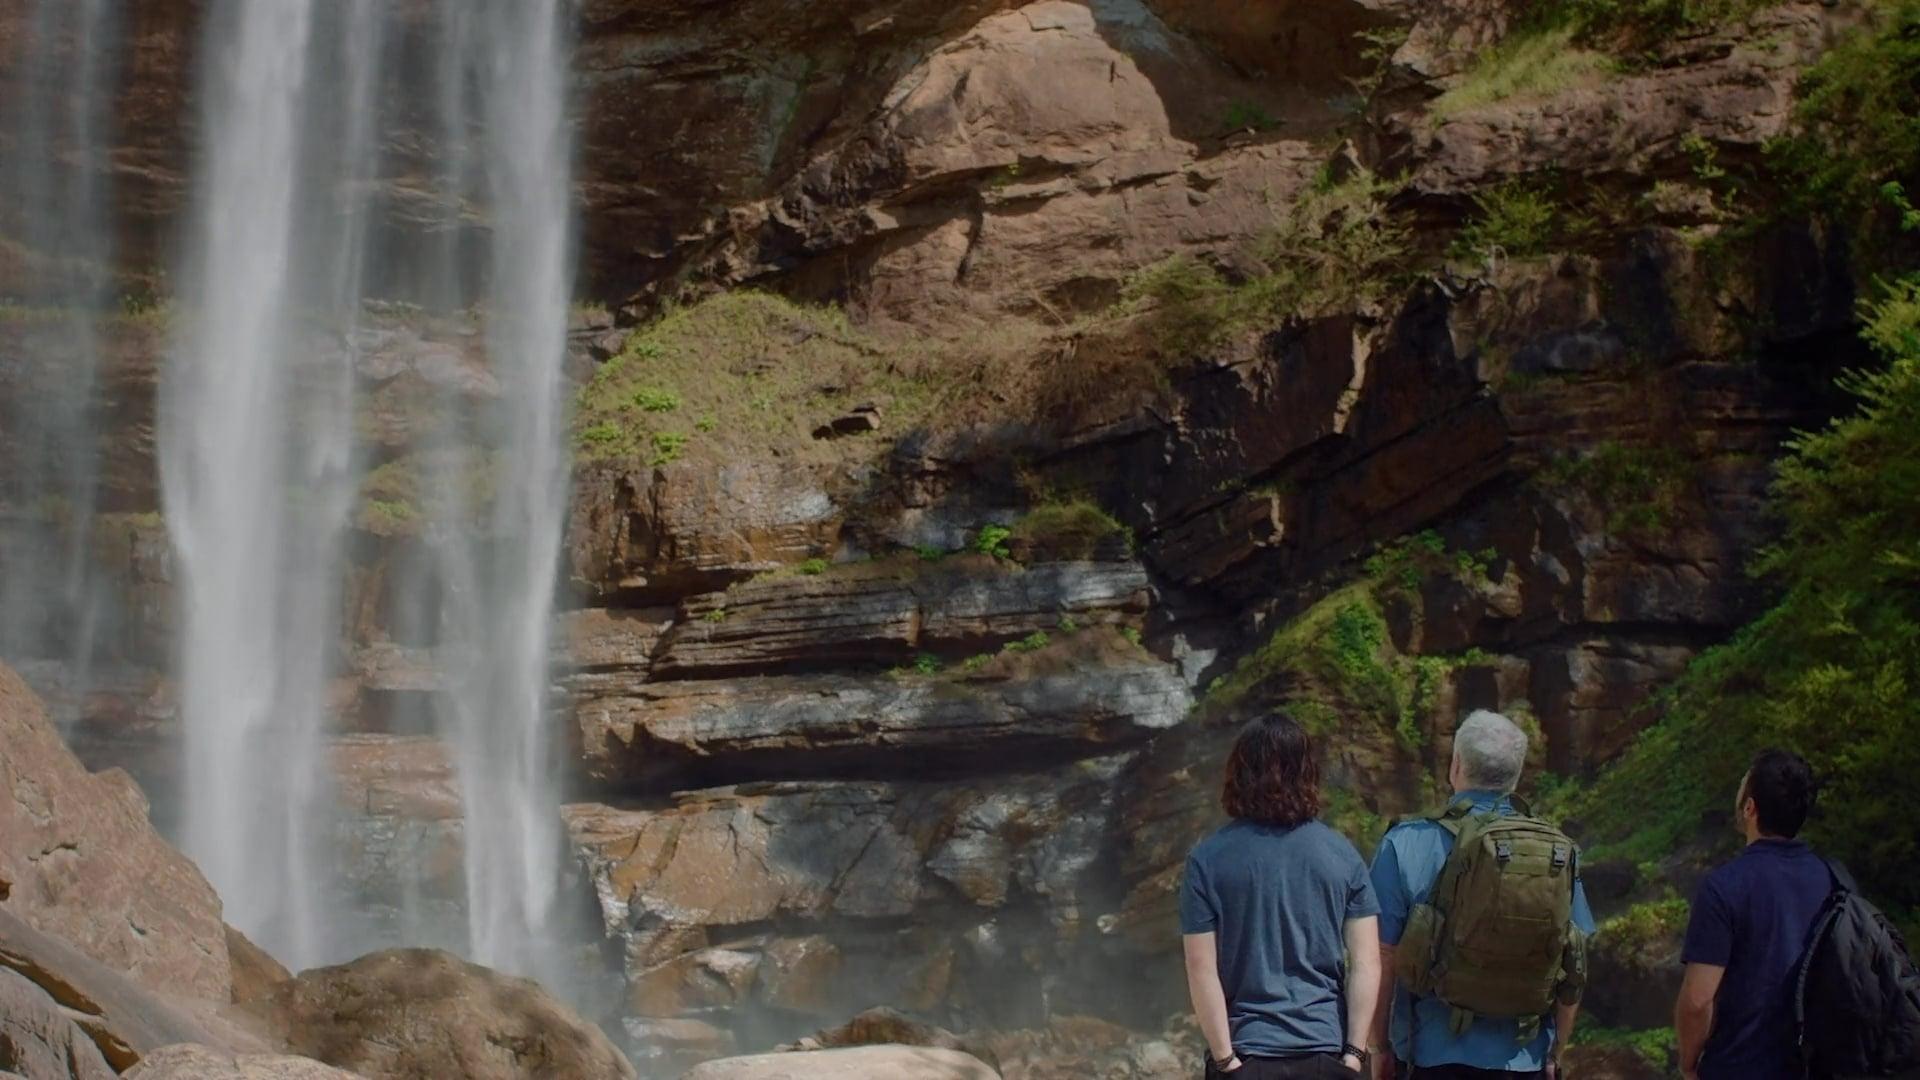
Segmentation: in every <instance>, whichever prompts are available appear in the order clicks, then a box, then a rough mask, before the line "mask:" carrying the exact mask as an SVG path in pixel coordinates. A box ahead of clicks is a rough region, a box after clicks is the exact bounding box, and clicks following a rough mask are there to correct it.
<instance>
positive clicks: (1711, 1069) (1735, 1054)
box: [1680, 839, 1833, 1080]
mask: <svg viewBox="0 0 1920 1080" xmlns="http://www.w3.org/2000/svg"><path fill="white" fill-rule="evenodd" d="M1832 888H1833V878H1832V876H1831V875H1830V874H1829V873H1828V871H1827V864H1826V863H1825V862H1822V861H1821V859H1820V857H1819V856H1818V855H1815V854H1814V853H1813V850H1812V849H1811V848H1809V847H1807V845H1805V844H1803V843H1801V842H1800V841H1798V840H1766V839H1763V840H1757V841H1755V842H1754V843H1751V844H1748V845H1747V849H1746V850H1745V851H1743V852H1741V853H1740V856H1739V858H1736V859H1734V860H1733V861H1732V862H1730V863H1728V864H1726V865H1725V866H1722V867H1720V868H1719V869H1717V870H1715V871H1714V872H1713V873H1711V874H1708V875H1707V879H1706V880H1705V881H1703V882H1701V883H1700V891H1699V893H1698V894H1697V895H1696V896H1695V897H1694V900H1693V913H1692V915H1691V917H1690V918H1689V920H1688V922H1687V941H1686V945H1685V946H1684V947H1683V948H1682V949H1681V950H1680V960H1681V962H1682V963H1687V964H1709V965H1712V966H1713V967H1720V968H1725V969H1726V975H1725V976H1723V977H1722V978H1721V980H1720V991H1719V994H1718V996H1716V997H1715V998H1714V999H1713V1033H1712V1034H1711V1035H1709V1036H1708V1037H1707V1047H1706V1052H1705V1053H1704V1054H1703V1055H1702V1056H1701V1058H1700V1077H1701V1080H1735V1078H1742V1080H1799V1077H1800V1070H1799V1069H1797V1068H1795V1067H1794V1060H1795V1053H1794V1042H1793V1040H1794V1031H1793V966H1794V964H1795V962H1797V961H1798V960H1799V959H1800V953H1801V951H1802V950H1803V949H1805V948H1806V944H1807V935H1808V933H1810V932H1811V931H1812V929H1813V920H1814V918H1815V917H1816V916H1817V915H1819V913H1820V907H1821V905H1822V904H1824V903H1826V899H1827V894H1828V893H1830V892H1831V891H1832Z"/></svg>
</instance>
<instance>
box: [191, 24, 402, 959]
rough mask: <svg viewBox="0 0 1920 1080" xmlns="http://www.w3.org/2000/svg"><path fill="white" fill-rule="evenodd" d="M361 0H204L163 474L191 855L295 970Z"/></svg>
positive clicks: (310, 868)
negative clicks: (199, 138)
mask: <svg viewBox="0 0 1920 1080" xmlns="http://www.w3.org/2000/svg"><path fill="white" fill-rule="evenodd" d="M376 7H377V5H376V2H375V0H348V2H344V3H334V2H327V0H219V2H217V3H215V4H214V5H213V6H212V7H211V8H210V9H209V11H208V12H207V16H206V18H207V24H206V34H205V39H204V49H205V58H204V82H203V106H202V116H201V124H202V130H203V132H204V138H205V145H204V147H203V157H202V161H201V162H200V168H199V173H198V177H197V185H196V200H197V201H196V207H195V210H194V215H195V216H194V221H193V227H192V235H193V245H192V247H191V249H190V250H189V251H188V253H187V261H186V272H185V273H184V274H183V281H184V283H185V287H184V291H183V295H182V298H181V299H182V301H183V305H182V306H183V308H184V309H185V314H184V315H183V320H184V325H183V327H182V330H181V333H180V336H179V339H178V341H177V342H176V346H175V350H174V356H173V357H172V359H171V362H170V364H169V366H168V370H167V375H166V379H165V383H164V386H163V388H162V391H163V402H162V404H163V408H162V415H161V432H160V442H161V474H162V482H163V487H164V491H165V496H166V506H167V521H168V527H169V529H170V530H171V532H172V536H173V541H174V548H175V551H176V554H177V556H178V560H179V569H180V572H181V576H182V578H183V580H182V582H181V607H182V609H183V616H184V617H183V624H182V634H181V641H180V646H179V647H180V710H181V715H182V718H183V722H184V725H185V731H186V735H185V738H186V754H185V761H186V775H185V784H184V787H183V790H184V798H185V800H186V806H185V826H184V830H185V834H184V837H183V841H184V843H185V846H186V848H187V850H188V852H189V853H190V854H192V855H193V856H194V858H195V859H196V860H198V862H199V863H200V866H201V868H202V869H203V870H204V871H205V872H206V874H207V876H208V877H209V878H210V879H211V880H212V881H213V883H214V885H215V886H216V887H217V888H218V889H219V890H220V893H221V895H222V896H223V897H224V898H225V901H226V905H227V917H228V919H229V921H231V922H233V923H234V924H236V925H238V926H239V927H240V928H241V929H242V930H244V931H245V932H247V933H249V934H251V935H254V936H255V937H256V939H257V940H259V941H260V942H261V943H262V944H263V945H265V946H266V947H267V948H269V949H270V950H272V951H274V952H275V953H276V955H278V956H280V957H281V958H282V959H283V960H284V961H286V962H287V963H289V964H290V965H292V966H294V967H296V968H298V967H304V966H306V965H308V964H311V963H313V962H315V961H317V960H319V959H321V958H322V957H323V956H324V955H325V954H326V950H327V948H328V942H327V940H326V934H327V926H326V924H325V922H324V920H323V915H324V912H325V910H326V908H327V906H328V905H327V904H326V896H325V894H324V892H323V890H324V888H325V886H326V882H325V881H324V880H323V879H322V878H321V875H320V872H319V864H320V851H319V842H320V839H321V838H322V837H323V836H324V835H325V834H326V827H327V822H328V815H329V813H330V802H329V797H328V791H327V784H326V781H325V776H326V769H327V757H326V753H325V746H324V742H323V738H322V736H323V731H324V726H325V724H326V722H327V716H326V713H325V703H326V683H327V677H328V675H329V673H330V671H331V669H332V666H333V664H334V663H335V661H336V654H335V648H334V644H335V641H336V640H337V637H338V625H337V621H338V616H337V612H338V610H339V608H340V603H339V597H340V590H341V576H342V571H341V566H340V561H341V560H340V552H341V540H342V536H343V533H344V530H345V527H346V524H347V518H348V514H349V512H350V510H351V508H352V505H353V500H354V498H355V494H356V491H357V487H358V479H359V478H358V476H357V475H356V469H355V460H354V453H353V432H354V427H353V409H352V405H353V401H352V390H353V374H354V373H353V357H352V353H351V350H350V349H349V348H345V347H341V346H340V345H339V344H337V343H342V342H351V340H352V338H353V329H354V326H353V323H354V320H355V318H356V315H357V312H358V310H359V308H360V296H359V292H360V290H359V284H358V282H359V278H360V274H361V269H362V268H361V266H360V261H361V258H360V256H361V250H362V236H363V233H364V229H365V225H366V221H367V217H368V214H367V210H366V207H365V206H364V200H365V199H366V197H367V196H366V194H365V191H364V188H365V186H366V185H365V183H364V181H365V179H366V178H367V177H368V176H370V175H371V174H372V154H373V149H374V140H373V138H372V132H371V131H370V122H369V120H368V119H367V118H368V115H369V113H370V109H369V105H370V101H371V95H372V87H373V80H374V78H375V75H376V72H377V66H378V64H379V58H380V48H379V39H378V38H379V35H378V20H377V19H376V17H375V15H376Z"/></svg>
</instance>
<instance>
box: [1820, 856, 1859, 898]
mask: <svg viewBox="0 0 1920 1080" xmlns="http://www.w3.org/2000/svg"><path fill="white" fill-rule="evenodd" d="M1815 857H1816V858H1818V859H1819V860H1820V865H1822V866H1824V867H1826V868H1827V877H1828V878H1830V879H1832V881H1833V891H1834V892H1837V893H1858V892H1859V891H1860V883H1859V882H1857V881H1855V880H1853V875H1852V874H1850V873H1848V872H1847V868H1846V867H1844V866H1841V865H1840V864H1839V863H1837V862H1834V861H1833V860H1832V859H1829V858H1827V857H1826V856H1824V855H1819V856H1815Z"/></svg>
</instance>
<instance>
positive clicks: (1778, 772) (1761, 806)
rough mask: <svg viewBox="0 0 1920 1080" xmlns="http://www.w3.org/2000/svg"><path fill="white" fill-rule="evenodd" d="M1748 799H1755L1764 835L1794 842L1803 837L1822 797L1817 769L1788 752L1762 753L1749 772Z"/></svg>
mask: <svg viewBox="0 0 1920 1080" xmlns="http://www.w3.org/2000/svg"><path fill="white" fill-rule="evenodd" d="M1745 793H1746V797H1747V798H1749V799H1752V800H1753V805H1754V810H1755V812H1756V816H1758V818H1759V819H1760V832H1761V834H1762V835H1764V836H1777V837H1780V838H1781V839H1785V840H1791V839H1793V838H1794V837H1796V836H1799V835H1800V829H1801V828H1802V827H1803V826H1804V825H1806V823H1807V815H1808V814H1810V813H1812V812H1813V803H1814V800H1815V799H1816V798H1818V797H1819V794H1820V785H1819V782H1818V781H1817V780H1815V779H1814V775H1813V766H1811V765H1809V764H1807V759H1805V758H1803V757H1801V756H1800V755H1799V754H1795V753H1793V752H1791V751H1787V750H1762V751H1760V753H1759V754H1757V755H1755V756H1754V759H1753V765H1752V766H1751V767H1750V768H1749V769H1748V770H1747V783H1746V788H1745Z"/></svg>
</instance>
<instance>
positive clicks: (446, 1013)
mask: <svg viewBox="0 0 1920 1080" xmlns="http://www.w3.org/2000/svg"><path fill="white" fill-rule="evenodd" d="M248 1009H249V1011H251V1012H253V1013H255V1014H257V1015H258V1016H259V1017H260V1018H261V1020H262V1021H263V1022H264V1023H265V1024H266V1026H267V1028H268V1029H269V1030H271V1031H272V1032H273V1033H274V1034H275V1036H277V1037H278V1038H279V1039H280V1040H281V1041H282V1042H283V1043H284V1045H286V1046H287V1047H289V1048H290V1049H292V1050H293V1051H294V1052H295V1053H299V1054H303V1055H306V1056H308V1057H314V1058H318V1059H319V1060H322V1061H325V1062H326V1063H328V1064H329V1065H334V1066H337V1067H339V1068H342V1069H348V1070H352V1071H353V1072H356V1073H360V1074H362V1075H364V1076H366V1077H368V1078H369V1080H439V1078H441V1077H451V1076H461V1077H470V1078H472V1080H513V1078H520V1077H527V1078H531V1077H544V1076H582V1077H586V1076H592V1077H609V1078H616V1077H632V1076H633V1075H634V1072H633V1066H632V1065H630V1064H628V1063H627V1060H626V1058H624V1057H623V1056H621V1054H620V1052H619V1051H618V1050H616V1049H615V1048H614V1046H613V1044H612V1043H611V1042H609V1041H608V1040H607V1037H606V1036H605V1035H603V1034H601V1032H600V1031H599V1029H597V1028H595V1027H593V1026H592V1025H591V1024H588V1023H587V1022H586V1021H584V1020H582V1019H581V1018H580V1017H579V1016H577V1015H576V1014H575V1013H574V1012H573V1011H572V1010H571V1009H569V1008H567V1007H566V1006H564V1005H562V1004H560V1003H559V1002H558V1001H555V1000H554V999H553V998H551V997H549V996H548V995H547V993H546V992H545V991H543V990H541V989H540V987H539V985H538V984H536V983H533V982H531V981H529V980H526V979H516V978H512V977H510V976H506V975H501V974H499V973H497V972H493V971H489V970H487V969H486V968H482V967H479V966H476V965H473V964H468V963H466V962H464V961H462V960H460V959H458V958H456V957H454V956H451V955H449V954H447V953H443V952H436V951H432V950H425V949H406V950H391V951H388V952H379V953H374V954H372V955H369V956H364V957H361V958H360V959H358V960H355V961H353V962H352V963H350V964H344V965H341V966H338V967H328V968H315V969H313V970H311V971H305V972H302V973H301V974H300V975H299V976H298V977H296V978H295V979H293V981H291V982H288V983H283V984H281V985H280V986H279V987H278V988H276V989H275V990H274V992H273V993H272V994H271V995H270V996H268V997H266V998H264V999H260V1000H258V1001H255V1002H253V1003H251V1004H250V1005H249V1006H248Z"/></svg>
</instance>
